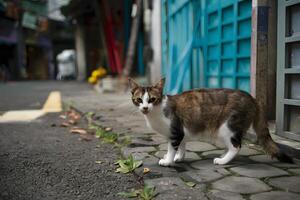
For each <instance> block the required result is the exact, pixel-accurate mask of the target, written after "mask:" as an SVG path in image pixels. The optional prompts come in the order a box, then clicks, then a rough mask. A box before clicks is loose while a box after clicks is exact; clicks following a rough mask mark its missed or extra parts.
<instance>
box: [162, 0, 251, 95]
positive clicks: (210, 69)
mask: <svg viewBox="0 0 300 200" xmlns="http://www.w3.org/2000/svg"><path fill="white" fill-rule="evenodd" d="M251 10H252V7H251V0H243V1H241V0H176V1H174V0H163V1H162V66H163V74H164V75H165V76H166V77H167V84H166V92H167V93H179V92H181V91H183V90H187V89H191V88H196V87H208V88H216V87H224V88H238V89H242V90H245V91H248V92H249V91H250V44H251Z"/></svg>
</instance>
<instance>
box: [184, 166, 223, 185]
mask: <svg viewBox="0 0 300 200" xmlns="http://www.w3.org/2000/svg"><path fill="white" fill-rule="evenodd" d="M181 176H182V177H183V178H187V179H189V178H191V179H194V180H196V181H197V182H199V183H205V182H211V181H214V180H217V179H220V178H222V177H224V176H225V175H224V174H221V173H218V172H217V170H210V169H206V170H197V171H187V172H183V173H181Z"/></svg>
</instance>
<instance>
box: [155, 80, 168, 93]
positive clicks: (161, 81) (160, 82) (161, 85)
mask: <svg viewBox="0 0 300 200" xmlns="http://www.w3.org/2000/svg"><path fill="white" fill-rule="evenodd" d="M165 80H166V78H162V79H160V81H159V82H158V83H156V84H155V85H154V87H156V88H158V89H160V90H163V89H164V85H165Z"/></svg>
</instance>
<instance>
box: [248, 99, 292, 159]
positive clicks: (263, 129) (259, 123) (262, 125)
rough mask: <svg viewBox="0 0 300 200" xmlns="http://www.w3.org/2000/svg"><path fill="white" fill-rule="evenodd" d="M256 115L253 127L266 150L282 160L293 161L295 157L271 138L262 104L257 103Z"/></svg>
mask: <svg viewBox="0 0 300 200" xmlns="http://www.w3.org/2000/svg"><path fill="white" fill-rule="evenodd" d="M256 105H257V106H256V110H257V112H256V116H255V118H254V121H253V128H254V130H255V132H256V135H257V139H258V142H259V143H260V145H261V146H262V147H263V148H264V150H265V151H266V152H267V153H268V154H270V155H271V156H272V158H273V157H276V158H277V159H278V160H279V161H280V162H286V163H293V159H292V158H291V157H289V156H288V155H287V154H286V153H284V152H283V151H282V150H281V149H280V148H279V147H278V145H277V144H276V143H275V142H274V141H273V139H272V138H271V135H270V132H269V129H268V124H267V120H266V118H265V116H264V113H263V112H262V109H261V106H260V105H259V104H256Z"/></svg>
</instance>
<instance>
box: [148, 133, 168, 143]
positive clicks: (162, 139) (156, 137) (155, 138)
mask: <svg viewBox="0 0 300 200" xmlns="http://www.w3.org/2000/svg"><path fill="white" fill-rule="evenodd" d="M151 139H152V140H153V141H154V142H157V143H159V144H162V143H166V142H167V139H166V138H165V137H163V136H160V135H158V134H156V135H154V136H151Z"/></svg>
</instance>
